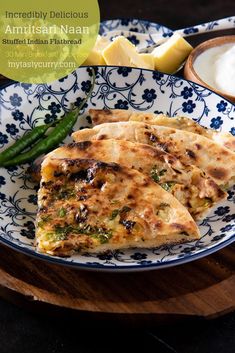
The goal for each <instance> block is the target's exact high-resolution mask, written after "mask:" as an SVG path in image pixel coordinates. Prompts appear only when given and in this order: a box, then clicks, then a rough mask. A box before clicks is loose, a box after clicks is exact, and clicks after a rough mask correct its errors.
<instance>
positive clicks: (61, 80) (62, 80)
mask: <svg viewBox="0 0 235 353" xmlns="http://www.w3.org/2000/svg"><path fill="white" fill-rule="evenodd" d="M66 78H68V75H67V76H65V77H62V78H60V79H59V82H64V81H65V80H66Z"/></svg>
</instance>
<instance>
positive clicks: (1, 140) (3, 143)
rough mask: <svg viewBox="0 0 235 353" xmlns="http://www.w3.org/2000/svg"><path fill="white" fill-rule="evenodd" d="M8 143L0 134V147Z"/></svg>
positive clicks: (5, 137) (4, 136)
mask: <svg viewBox="0 0 235 353" xmlns="http://www.w3.org/2000/svg"><path fill="white" fill-rule="evenodd" d="M6 143H8V136H7V135H5V134H3V133H2V132H0V145H2V146H3V145H5V144H6Z"/></svg>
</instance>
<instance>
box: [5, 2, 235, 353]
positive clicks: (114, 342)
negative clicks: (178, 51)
mask: <svg viewBox="0 0 235 353" xmlns="http://www.w3.org/2000/svg"><path fill="white" fill-rule="evenodd" d="M65 1H66V0H65ZM87 1H89V0H87ZM77 3H78V5H79V0H78V1H77ZM99 3H100V8H101V19H102V20H104V19H110V18H120V17H121V18H127V17H128V18H130V17H134V18H140V19H147V20H150V21H153V22H158V23H161V24H163V25H165V26H167V27H170V28H172V29H177V28H183V27H186V26H191V25H195V24H198V23H202V22H207V21H210V20H215V19H219V18H223V17H227V16H233V15H235V1H234V0H214V1H212V0H210V1H206V0H174V1H172V0H168V1H164V0H99ZM55 4H56V1H55ZM39 6H40V2H39ZM202 40H204V37H201V38H200V39H198V38H197V39H196V40H195V39H194V43H196V42H197V41H202ZM124 290H125V289H124ZM150 290H151V289H150ZM234 295H235V294H234ZM137 325H138V328H133V327H129V326H127V325H124V324H120V323H115V322H112V323H109V322H92V321H89V320H87V319H86V318H79V317H78V318H71V317H69V315H68V316H67V317H63V318H62V317H61V316H57V317H53V316H50V315H46V313H43V314H42V313H34V312H31V311H30V310H26V309H23V308H19V307H16V306H14V305H13V304H10V303H7V302H5V301H3V300H0V353H14V352H16V353H18V352H22V353H29V352H30V353H31V352H33V353H37V352H40V353H41V352H43V353H49V352H50V353H64V352H66V353H70V352H73V353H75V352H79V353H83V352H84V353H85V352H86V353H91V352H92V353H93V352H104V353H106V352H122V353H125V352H131V353H134V352H144V353H145V352H149V351H153V352H158V353H172V352H173V353H176V352H177V353H197V352H200V353H221V352H223V353H232V352H235V348H234V347H235V314H234V313H232V314H228V315H226V316H224V317H222V318H219V319H215V320H212V321H208V322H205V321H199V320H198V321H192V322H186V323H178V324H176V325H174V324H173V323H172V324H171V325H170V326H160V327H157V326H156V325H152V327H146V326H145V325H142V327H141V326H140V325H139V323H136V326H137Z"/></svg>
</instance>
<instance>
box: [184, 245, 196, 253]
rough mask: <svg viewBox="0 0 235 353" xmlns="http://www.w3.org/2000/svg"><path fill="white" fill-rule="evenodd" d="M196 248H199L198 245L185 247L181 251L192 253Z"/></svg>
mask: <svg viewBox="0 0 235 353" xmlns="http://www.w3.org/2000/svg"><path fill="white" fill-rule="evenodd" d="M195 250H197V248H196V246H190V247H186V248H184V249H183V250H181V252H182V253H184V254H190V253H192V252H193V251H195Z"/></svg>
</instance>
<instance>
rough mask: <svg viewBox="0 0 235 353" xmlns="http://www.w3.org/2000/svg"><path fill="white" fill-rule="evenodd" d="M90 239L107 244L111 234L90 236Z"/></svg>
mask: <svg viewBox="0 0 235 353" xmlns="http://www.w3.org/2000/svg"><path fill="white" fill-rule="evenodd" d="M91 237H92V238H95V239H97V240H99V242H100V243H101V244H106V243H108V241H109V239H110V238H112V233H111V232H106V233H100V234H91Z"/></svg>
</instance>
